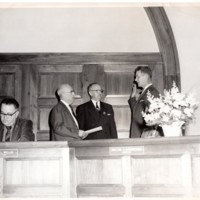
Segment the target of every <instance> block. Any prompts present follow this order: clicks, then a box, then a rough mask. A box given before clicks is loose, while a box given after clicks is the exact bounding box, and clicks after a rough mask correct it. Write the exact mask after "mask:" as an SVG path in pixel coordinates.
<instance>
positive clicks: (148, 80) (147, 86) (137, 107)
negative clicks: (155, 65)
mask: <svg viewBox="0 0 200 200" xmlns="http://www.w3.org/2000/svg"><path fill="white" fill-rule="evenodd" d="M134 77H135V80H134V84H133V88H132V92H131V95H130V99H129V100H128V103H129V105H130V109H131V127H130V138H140V137H141V136H142V134H143V133H144V131H145V130H151V129H152V130H153V129H155V128H157V131H156V132H155V133H156V134H158V133H159V135H161V136H162V135H163V133H162V129H161V128H160V127H154V126H147V125H146V123H145V121H144V118H143V116H142V111H146V109H147V108H148V106H149V101H148V100H147V93H148V92H150V93H151V94H152V95H153V96H154V97H159V92H158V90H157V89H156V88H155V87H154V86H153V85H152V71H151V69H150V68H149V67H148V66H138V67H137V68H136V70H135V76H134ZM138 88H142V91H140V90H138Z"/></svg>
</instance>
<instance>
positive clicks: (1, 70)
mask: <svg viewBox="0 0 200 200" xmlns="http://www.w3.org/2000/svg"><path fill="white" fill-rule="evenodd" d="M6 96H12V97H14V98H16V100H17V101H18V102H19V104H20V105H22V104H21V98H22V70H21V67H20V66H19V65H0V101H1V100H2V99H3V98H5V97H6ZM21 107H22V106H20V110H21Z"/></svg>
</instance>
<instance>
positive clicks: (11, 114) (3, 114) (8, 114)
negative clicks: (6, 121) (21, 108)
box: [0, 110, 18, 117]
mask: <svg viewBox="0 0 200 200" xmlns="http://www.w3.org/2000/svg"><path fill="white" fill-rule="evenodd" d="M17 111H18V110H16V111H15V112H14V113H2V112H1V113H0V115H1V116H2V117H12V116H13V115H14V114H15V113H16V112H17Z"/></svg>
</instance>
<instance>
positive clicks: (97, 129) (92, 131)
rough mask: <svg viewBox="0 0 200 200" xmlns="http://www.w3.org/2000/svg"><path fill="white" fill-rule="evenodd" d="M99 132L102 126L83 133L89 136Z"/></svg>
mask: <svg viewBox="0 0 200 200" xmlns="http://www.w3.org/2000/svg"><path fill="white" fill-rule="evenodd" d="M101 130H103V128H102V126H98V127H96V128H92V129H90V130H87V131H85V133H87V134H88V135H89V134H91V133H95V132H97V131H101Z"/></svg>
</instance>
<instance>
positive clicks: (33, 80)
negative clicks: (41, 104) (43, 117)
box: [30, 65, 40, 141]
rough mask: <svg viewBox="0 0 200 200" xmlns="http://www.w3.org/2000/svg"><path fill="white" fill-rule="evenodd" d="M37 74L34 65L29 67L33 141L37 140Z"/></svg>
mask: <svg viewBox="0 0 200 200" xmlns="http://www.w3.org/2000/svg"><path fill="white" fill-rule="evenodd" d="M37 86H38V72H37V68H36V66H35V65H31V66H30V119H31V120H32V122H33V131H34V133H35V140H36V141H37V140H40V139H39V138H38V101H37V97H38V87H37Z"/></svg>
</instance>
